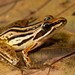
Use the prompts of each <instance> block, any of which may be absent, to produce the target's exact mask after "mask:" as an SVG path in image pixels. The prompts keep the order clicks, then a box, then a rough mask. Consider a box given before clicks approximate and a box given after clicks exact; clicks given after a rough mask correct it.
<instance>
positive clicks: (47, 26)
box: [42, 23, 50, 29]
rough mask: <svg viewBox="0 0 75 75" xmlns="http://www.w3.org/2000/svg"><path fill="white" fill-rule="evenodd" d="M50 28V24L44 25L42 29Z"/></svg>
mask: <svg viewBox="0 0 75 75" xmlns="http://www.w3.org/2000/svg"><path fill="white" fill-rule="evenodd" d="M49 26H50V24H49V23H44V24H43V26H42V27H43V28H44V29H48V28H49Z"/></svg>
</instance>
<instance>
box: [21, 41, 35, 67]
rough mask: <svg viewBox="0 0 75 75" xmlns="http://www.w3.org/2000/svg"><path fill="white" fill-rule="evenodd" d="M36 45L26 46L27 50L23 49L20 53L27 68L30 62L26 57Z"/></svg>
mask: <svg viewBox="0 0 75 75" xmlns="http://www.w3.org/2000/svg"><path fill="white" fill-rule="evenodd" d="M35 45H36V43H34V42H33V43H32V44H31V45H30V46H28V47H27V48H25V49H24V50H23V51H22V54H23V59H24V61H25V64H26V66H27V67H31V63H32V62H31V60H30V58H29V57H28V52H30V51H32V48H33V47H34V46H35Z"/></svg>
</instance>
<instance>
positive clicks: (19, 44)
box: [13, 36, 33, 46]
mask: <svg viewBox="0 0 75 75" xmlns="http://www.w3.org/2000/svg"><path fill="white" fill-rule="evenodd" d="M31 38H33V36H32V37H30V38H28V39H25V40H23V41H22V42H20V43H18V44H13V46H14V45H18V46H21V45H22V44H24V43H26V42H27V41H29V40H30V39H31Z"/></svg>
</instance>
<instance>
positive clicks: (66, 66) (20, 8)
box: [0, 0, 75, 75]
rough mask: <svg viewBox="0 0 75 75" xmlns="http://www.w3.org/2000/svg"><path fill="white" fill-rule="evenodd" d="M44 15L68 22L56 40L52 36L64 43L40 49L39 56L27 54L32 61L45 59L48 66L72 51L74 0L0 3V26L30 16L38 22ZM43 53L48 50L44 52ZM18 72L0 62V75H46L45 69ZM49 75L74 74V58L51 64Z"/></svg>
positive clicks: (0, 0)
mask: <svg viewBox="0 0 75 75" xmlns="http://www.w3.org/2000/svg"><path fill="white" fill-rule="evenodd" d="M46 15H53V16H54V17H59V16H62V17H65V18H66V19H67V20H68V23H67V25H66V26H65V28H64V29H63V30H62V31H61V32H60V33H58V35H59V37H58V36H57V35H56V36H54V39H55V38H57V39H59V38H60V36H61V37H62V40H65V41H66V42H64V41H62V42H57V44H56V43H55V44H54V45H53V46H49V47H46V48H44V49H43V53H42V52H37V53H34V54H31V55H30V56H31V58H32V60H33V61H38V62H40V61H41V60H42V61H43V62H46V61H47V60H46V59H47V58H48V59H51V60H50V61H48V63H51V62H53V61H55V60H56V59H59V58H60V57H62V56H64V55H66V54H67V53H70V52H72V51H75V0H0V27H5V26H7V25H8V24H10V23H11V22H14V21H16V20H18V19H23V18H29V17H30V16H34V17H38V18H39V19H38V20H41V19H43V17H44V16H46ZM66 30H67V31H66ZM60 34H61V35H60ZM65 37H66V38H65ZM63 45H64V46H63ZM64 47H65V48H64ZM46 50H49V51H48V52H45V51H46ZM40 53H41V54H42V56H41V54H40ZM46 54H47V55H46ZM40 57H41V58H40ZM34 59H35V60H34ZM8 66H9V67H8ZM22 71H23V72H22ZM22 71H21V70H20V69H17V68H14V67H12V66H10V65H6V64H5V63H2V62H0V75H26V74H28V75H38V74H39V75H46V74H47V73H48V71H49V68H45V69H40V70H37V69H33V70H32V69H31V70H29V69H26V68H22ZM21 72H22V73H21ZM49 75H75V55H72V56H70V57H68V58H65V59H63V60H61V61H59V62H57V63H55V64H54V65H53V67H52V68H51V69H50V72H49Z"/></svg>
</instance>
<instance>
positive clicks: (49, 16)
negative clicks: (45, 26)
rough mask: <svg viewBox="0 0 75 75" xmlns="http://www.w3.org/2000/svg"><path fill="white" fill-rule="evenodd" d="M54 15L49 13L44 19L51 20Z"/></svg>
mask: <svg viewBox="0 0 75 75" xmlns="http://www.w3.org/2000/svg"><path fill="white" fill-rule="evenodd" d="M53 18H54V17H53V16H52V15H47V16H46V17H45V18H44V21H47V20H51V19H53Z"/></svg>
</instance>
